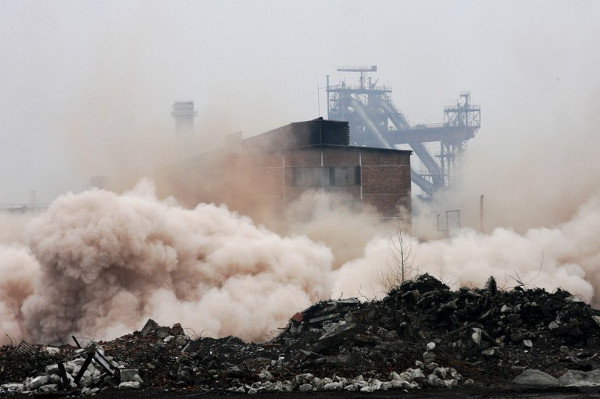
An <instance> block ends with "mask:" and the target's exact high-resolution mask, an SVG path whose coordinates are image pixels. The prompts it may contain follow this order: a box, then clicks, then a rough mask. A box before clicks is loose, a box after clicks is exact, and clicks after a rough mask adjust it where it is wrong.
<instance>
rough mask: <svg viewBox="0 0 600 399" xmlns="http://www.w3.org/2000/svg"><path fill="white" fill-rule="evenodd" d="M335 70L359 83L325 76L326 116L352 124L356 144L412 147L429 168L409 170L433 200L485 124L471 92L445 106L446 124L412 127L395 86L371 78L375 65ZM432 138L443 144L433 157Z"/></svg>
mask: <svg viewBox="0 0 600 399" xmlns="http://www.w3.org/2000/svg"><path fill="white" fill-rule="evenodd" d="M337 70H338V71H339V72H354V73H358V74H359V81H358V85H349V84H346V82H345V80H342V81H341V83H340V84H338V85H330V82H329V76H327V88H326V91H327V107H328V118H329V119H332V120H341V121H348V122H349V123H350V142H351V143H352V144H353V145H357V146H367V147H378V148H387V149H395V148H398V146H400V145H404V144H406V145H409V146H410V148H411V149H412V150H413V151H414V152H415V154H416V155H417V157H418V158H419V160H420V161H421V162H422V163H423V165H424V166H425V168H426V171H425V172H419V171H416V170H415V169H414V168H411V179H412V181H413V183H415V184H416V185H417V186H419V187H420V188H421V190H422V191H423V193H424V196H425V197H426V198H433V196H434V194H435V192H436V191H438V190H440V189H443V188H446V187H448V186H449V185H451V184H452V183H453V180H454V170H455V167H456V162H457V160H458V159H459V157H460V155H461V154H462V153H463V151H464V150H465V146H466V143H467V141H468V140H470V139H472V138H473V137H475V134H476V133H477V131H478V130H479V128H480V126H481V109H480V107H479V106H478V105H472V104H471V102H470V93H469V92H462V93H460V99H461V100H460V101H459V102H457V104H456V105H452V106H447V107H445V108H444V122H443V123H439V124H435V125H414V126H411V125H410V124H409V123H408V121H407V119H406V118H405V116H404V115H403V114H402V113H401V112H400V111H398V108H396V106H395V105H394V103H393V102H392V99H391V96H390V94H391V92H392V89H391V87H389V86H385V85H379V86H378V85H377V81H375V82H373V80H372V77H370V76H368V73H369V72H376V71H377V66H375V65H374V66H368V67H342V68H338V69H337ZM431 142H439V145H440V151H439V153H438V154H435V155H432V154H431V153H430V152H429V150H428V149H427V147H426V146H425V143H431ZM436 158H437V159H436Z"/></svg>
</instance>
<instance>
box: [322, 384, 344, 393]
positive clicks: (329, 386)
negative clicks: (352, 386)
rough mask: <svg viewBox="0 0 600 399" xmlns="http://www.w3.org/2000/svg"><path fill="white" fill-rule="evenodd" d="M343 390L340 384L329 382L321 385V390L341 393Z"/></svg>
mask: <svg viewBox="0 0 600 399" xmlns="http://www.w3.org/2000/svg"><path fill="white" fill-rule="evenodd" d="M343 388H344V386H343V384H342V383H341V382H330V383H327V384H325V385H323V389H324V390H326V391H341V390H342V389H343Z"/></svg>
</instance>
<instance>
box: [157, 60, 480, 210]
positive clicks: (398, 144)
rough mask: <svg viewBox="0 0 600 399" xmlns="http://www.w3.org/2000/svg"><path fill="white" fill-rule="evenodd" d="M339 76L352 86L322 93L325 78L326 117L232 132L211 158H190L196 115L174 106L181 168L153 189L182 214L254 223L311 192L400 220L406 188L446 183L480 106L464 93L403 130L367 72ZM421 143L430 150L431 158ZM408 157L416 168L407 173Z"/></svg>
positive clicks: (429, 193) (406, 205) (383, 90)
mask: <svg viewBox="0 0 600 399" xmlns="http://www.w3.org/2000/svg"><path fill="white" fill-rule="evenodd" d="M338 71H340V72H351V73H357V74H358V83H357V84H354V85H353V84H347V83H346V81H345V80H343V81H341V82H340V83H339V84H337V85H331V84H330V81H329V76H328V77H327V86H326V92H327V108H328V119H323V118H318V119H314V120H309V121H304V122H295V123H291V124H289V125H285V126H282V127H279V128H276V129H274V130H271V131H268V132H266V133H263V134H259V135H257V136H254V137H250V138H245V139H243V138H242V135H241V133H236V134H232V135H229V136H227V137H226V139H225V146H224V147H223V148H222V149H221V150H219V151H211V152H207V153H203V154H196V155H193V156H189V153H188V152H189V150H190V146H189V143H190V142H191V141H190V135H191V134H193V130H194V129H193V126H194V118H195V117H196V115H197V112H196V111H195V110H194V104H193V103H192V102H178V103H175V104H174V107H173V112H172V116H173V117H174V118H175V123H176V135H177V137H178V140H179V143H180V148H181V149H182V150H181V151H182V153H181V155H182V156H181V157H180V159H184V161H180V162H178V163H177V164H175V165H171V166H169V167H167V168H163V169H162V170H161V171H160V173H159V175H160V176H158V178H157V180H158V181H159V182H162V184H159V188H160V187H161V186H162V187H163V189H164V192H165V193H169V194H173V195H175V196H176V198H177V199H178V200H180V201H181V202H182V203H183V204H185V205H188V206H195V205H196V204H198V203H199V202H214V203H217V204H220V203H225V204H227V205H228V206H229V207H231V208H232V209H234V210H237V211H239V212H241V213H243V214H247V215H250V216H252V217H254V218H257V220H265V219H266V218H268V217H272V218H275V219H280V218H281V216H282V215H283V213H284V212H285V209H286V208H287V207H288V206H289V205H290V204H291V203H293V202H294V201H296V200H297V199H298V198H300V196H302V195H303V193H305V192H307V191H319V192H328V193H335V194H340V195H343V196H344V197H345V198H346V199H347V200H346V201H347V203H348V204H350V205H352V206H356V207H357V208H362V207H364V206H369V207H373V208H374V209H376V210H377V211H378V213H379V214H380V215H381V217H383V218H401V219H405V220H408V221H409V220H410V213H411V186H412V184H413V183H414V184H415V185H416V186H418V188H419V189H420V191H421V196H422V197H423V198H426V199H431V198H433V197H434V196H435V194H436V192H438V191H439V190H443V189H446V188H447V187H449V186H450V185H452V183H453V181H454V173H455V168H456V163H457V161H458V160H459V158H460V156H461V154H462V153H463V152H464V150H465V146H466V143H467V141H468V140H470V139H472V138H474V137H475V134H476V133H477V131H478V130H479V127H480V125H481V116H480V112H481V111H480V107H479V106H477V105H473V104H471V101H470V94H469V93H468V92H463V93H460V100H459V101H458V102H457V103H456V104H455V105H453V106H448V107H445V109H444V121H443V122H442V123H439V124H435V125H411V124H410V123H409V122H408V120H407V119H406V117H405V116H404V115H403V114H402V113H401V112H400V111H398V108H397V107H396V106H395V105H394V103H393V102H392V100H391V96H390V94H391V88H390V87H389V86H383V85H377V81H375V82H373V79H372V77H371V76H369V75H368V74H369V73H372V72H376V71H377V67H376V66H370V67H345V68H339V69H338ZM427 143H436V144H438V145H439V152H438V153H432V151H431V150H430V148H428V146H427V145H426V144H427ZM429 147H431V146H429ZM408 148H410V150H409V149H408ZM411 155H413V162H412V165H413V166H412V167H411ZM415 156H416V158H417V159H418V160H419V161H420V163H421V164H422V165H423V166H424V169H416V168H415V167H414V164H415V162H414V161H415V160H414V158H415Z"/></svg>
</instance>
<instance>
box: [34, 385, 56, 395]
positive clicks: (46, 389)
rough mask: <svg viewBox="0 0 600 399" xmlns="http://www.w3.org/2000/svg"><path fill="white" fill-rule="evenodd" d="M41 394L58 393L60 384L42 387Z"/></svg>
mask: <svg viewBox="0 0 600 399" xmlns="http://www.w3.org/2000/svg"><path fill="white" fill-rule="evenodd" d="M38 391H39V392H41V393H51V392H56V391H58V384H48V385H42V386H41V387H40V388H39V389H38Z"/></svg>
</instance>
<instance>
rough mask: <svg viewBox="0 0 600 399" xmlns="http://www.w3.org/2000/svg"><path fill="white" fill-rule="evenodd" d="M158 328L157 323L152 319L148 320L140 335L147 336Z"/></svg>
mask: <svg viewBox="0 0 600 399" xmlns="http://www.w3.org/2000/svg"><path fill="white" fill-rule="evenodd" d="M157 328H158V323H157V322H155V321H154V320H152V319H148V321H147V322H146V324H145V325H144V327H143V328H142V331H140V332H141V334H142V336H143V337H145V336H147V335H148V334H150V333H151V332H153V331H155V330H156V329H157Z"/></svg>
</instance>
